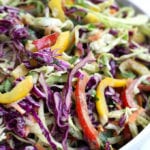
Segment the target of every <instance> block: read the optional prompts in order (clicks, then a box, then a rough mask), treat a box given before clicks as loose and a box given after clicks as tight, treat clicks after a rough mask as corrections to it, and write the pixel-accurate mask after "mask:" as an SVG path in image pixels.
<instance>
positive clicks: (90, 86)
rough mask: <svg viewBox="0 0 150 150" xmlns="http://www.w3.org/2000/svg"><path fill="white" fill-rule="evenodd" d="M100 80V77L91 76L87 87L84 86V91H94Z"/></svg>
mask: <svg viewBox="0 0 150 150" xmlns="http://www.w3.org/2000/svg"><path fill="white" fill-rule="evenodd" d="M100 80H101V76H99V75H93V76H91V77H90V79H89V81H88V83H87V86H86V90H91V89H95V88H96V87H97V85H98V83H99V82H100Z"/></svg>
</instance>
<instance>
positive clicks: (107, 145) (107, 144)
mask: <svg viewBox="0 0 150 150" xmlns="http://www.w3.org/2000/svg"><path fill="white" fill-rule="evenodd" d="M105 150H111V144H110V143H109V142H106V143H105Z"/></svg>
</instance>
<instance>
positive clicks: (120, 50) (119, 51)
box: [110, 45, 130, 57]
mask: <svg viewBox="0 0 150 150" xmlns="http://www.w3.org/2000/svg"><path fill="white" fill-rule="evenodd" d="M110 53H112V54H113V55H114V56H115V57H120V56H122V55H126V54H129V53H130V50H129V49H128V48H126V47H123V46H122V45H117V46H115V47H114V48H113V49H112V50H111V51H110Z"/></svg>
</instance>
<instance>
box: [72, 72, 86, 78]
mask: <svg viewBox="0 0 150 150" xmlns="http://www.w3.org/2000/svg"><path fill="white" fill-rule="evenodd" d="M74 76H75V77H76V78H79V79H83V77H84V75H83V73H82V72H81V71H77V72H76V73H75V75H74Z"/></svg>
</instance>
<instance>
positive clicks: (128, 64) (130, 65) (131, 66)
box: [119, 59, 150, 75]
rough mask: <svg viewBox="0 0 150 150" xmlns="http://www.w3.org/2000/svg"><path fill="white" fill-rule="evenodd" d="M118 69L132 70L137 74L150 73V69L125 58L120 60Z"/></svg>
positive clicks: (122, 70) (123, 70)
mask: <svg viewBox="0 0 150 150" xmlns="http://www.w3.org/2000/svg"><path fill="white" fill-rule="evenodd" d="M119 69H120V71H121V72H126V71H128V70H132V71H134V72H136V73H137V74H138V75H146V74H150V70H149V69H148V68H147V67H145V66H144V65H143V64H141V63H139V62H137V61H135V60H133V59H127V60H126V61H124V62H122V63H121V64H120V66H119Z"/></svg>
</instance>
